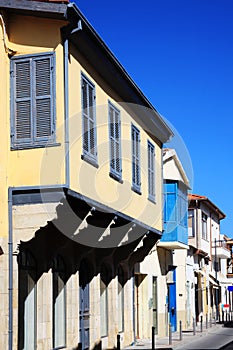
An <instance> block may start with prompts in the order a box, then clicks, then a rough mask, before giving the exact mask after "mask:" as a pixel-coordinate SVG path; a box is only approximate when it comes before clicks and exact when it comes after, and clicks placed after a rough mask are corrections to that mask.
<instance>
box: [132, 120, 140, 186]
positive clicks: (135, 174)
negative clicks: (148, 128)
mask: <svg viewBox="0 0 233 350" xmlns="http://www.w3.org/2000/svg"><path fill="white" fill-rule="evenodd" d="M132 182H133V188H134V189H136V190H138V191H140V187H141V178H140V131H139V130H138V129H137V128H136V127H135V126H134V125H132Z"/></svg>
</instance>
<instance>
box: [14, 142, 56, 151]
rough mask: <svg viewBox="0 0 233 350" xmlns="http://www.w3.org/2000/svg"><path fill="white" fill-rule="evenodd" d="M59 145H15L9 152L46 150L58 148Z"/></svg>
mask: <svg viewBox="0 0 233 350" xmlns="http://www.w3.org/2000/svg"><path fill="white" fill-rule="evenodd" d="M59 146H61V143H56V142H54V143H45V144H41V143H40V144H34V145H26V144H25V145H15V146H11V151H18V150H26V149H34V148H47V147H59Z"/></svg>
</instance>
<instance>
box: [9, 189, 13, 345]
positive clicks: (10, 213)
mask: <svg viewBox="0 0 233 350" xmlns="http://www.w3.org/2000/svg"><path fill="white" fill-rule="evenodd" d="M8 225H9V226H8V254H9V255H8V263H9V275H8V277H9V282H8V289H9V294H8V313H9V320H8V348H9V350H12V349H13V235H12V188H10V187H9V189H8Z"/></svg>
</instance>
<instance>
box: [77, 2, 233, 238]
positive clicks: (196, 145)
mask: <svg viewBox="0 0 233 350" xmlns="http://www.w3.org/2000/svg"><path fill="white" fill-rule="evenodd" d="M75 2H76V4H77V6H78V7H79V9H80V10H81V11H82V13H83V14H84V15H85V16H86V17H87V19H88V21H89V22H90V23H91V24H92V26H93V27H94V28H95V30H96V31H97V33H98V34H99V35H100V36H101V38H102V39H103V40H104V41H105V43H106V44H107V45H108V47H109V48H110V50H111V51H112V52H113V53H114V54H115V56H116V57H117V59H118V60H119V61H120V63H121V64H122V65H123V66H124V68H125V69H126V70H127V72H128V73H129V75H130V76H131V77H132V78H133V80H134V81H135V82H136V84H137V85H138V86H139V87H140V89H141V90H142V91H143V93H144V94H145V95H146V97H147V98H148V99H149V100H150V101H151V103H152V104H153V105H154V107H155V108H156V109H157V110H158V111H159V113H160V114H161V115H162V116H164V117H165V118H166V119H167V120H168V122H169V123H171V125H173V126H174V127H175V129H176V130H177V132H178V134H179V135H180V137H181V139H182V140H183V141H184V144H185V145H186V147H187V149H188V152H189V155H190V157H191V161H192V167H193V173H194V179H193V193H197V194H200V195H204V196H207V197H208V198H209V199H210V200H211V201H213V202H214V203H215V204H216V205H217V206H218V207H219V208H220V209H221V210H222V211H223V212H224V213H225V214H226V215H227V218H226V219H225V220H223V221H222V223H221V226H222V233H225V234H227V235H228V236H230V237H233V212H232V205H231V204H232V198H233V190H232V189H233V186H232V184H231V183H232V179H233V162H232V155H231V147H232V125H233V122H232V116H233V20H232V18H233V1H232V0H145V1H139V0H127V1H126V0H124V1H123V0H118V1H111V2H109V1H107V0H98V1H93V0H76V1H75Z"/></svg>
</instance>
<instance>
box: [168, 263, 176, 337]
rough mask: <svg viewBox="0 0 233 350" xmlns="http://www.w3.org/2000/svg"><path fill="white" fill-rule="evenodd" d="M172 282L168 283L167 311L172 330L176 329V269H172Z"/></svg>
mask: <svg viewBox="0 0 233 350" xmlns="http://www.w3.org/2000/svg"><path fill="white" fill-rule="evenodd" d="M173 281H174V282H173V283H170V284H168V312H169V323H170V324H171V327H172V332H176V330H177V325H176V324H177V314H176V271H175V270H174V271H173Z"/></svg>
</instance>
